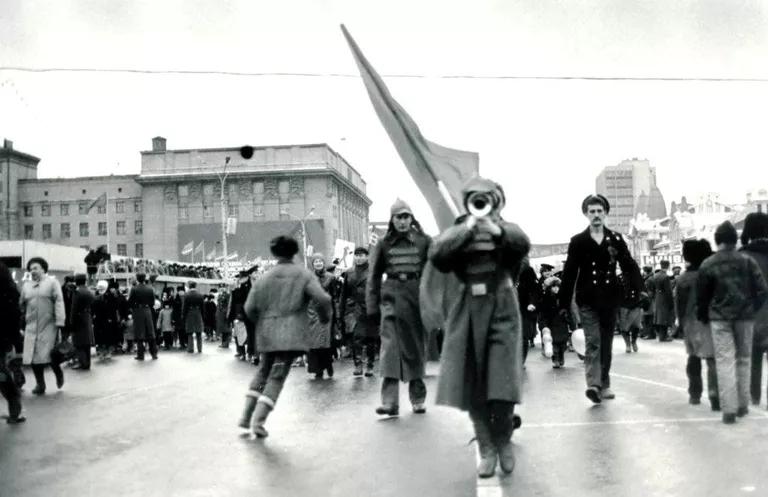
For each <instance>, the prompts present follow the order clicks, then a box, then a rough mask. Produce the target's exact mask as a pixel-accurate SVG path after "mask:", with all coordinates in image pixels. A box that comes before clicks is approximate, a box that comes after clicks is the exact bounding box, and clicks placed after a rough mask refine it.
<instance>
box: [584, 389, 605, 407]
mask: <svg viewBox="0 0 768 497" xmlns="http://www.w3.org/2000/svg"><path fill="white" fill-rule="evenodd" d="M584 395H586V396H587V398H588V399H589V400H591V401H592V402H594V403H595V404H599V403H600V402H602V401H603V400H602V399H601V398H600V390H599V389H598V388H597V387H589V388H587V391H586V392H584Z"/></svg>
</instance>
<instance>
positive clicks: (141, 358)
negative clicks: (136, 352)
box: [134, 356, 144, 361]
mask: <svg viewBox="0 0 768 497" xmlns="http://www.w3.org/2000/svg"><path fill="white" fill-rule="evenodd" d="M134 359H135V360H137V361H143V360H144V356H136V357H134Z"/></svg>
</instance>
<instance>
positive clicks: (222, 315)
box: [216, 290, 231, 335]
mask: <svg viewBox="0 0 768 497" xmlns="http://www.w3.org/2000/svg"><path fill="white" fill-rule="evenodd" d="M229 298H230V293H229V292H228V291H226V290H222V291H220V292H219V295H218V296H217V297H216V333H218V334H219V335H224V334H226V333H229V332H230V331H231V328H230V326H229V323H228V322H227V311H228V310H229Z"/></svg>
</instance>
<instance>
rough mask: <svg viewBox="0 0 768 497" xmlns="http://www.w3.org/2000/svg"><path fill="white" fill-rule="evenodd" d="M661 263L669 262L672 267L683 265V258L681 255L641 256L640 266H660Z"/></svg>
mask: <svg viewBox="0 0 768 497" xmlns="http://www.w3.org/2000/svg"><path fill="white" fill-rule="evenodd" d="M661 261H669V263H670V264H672V265H682V264H683V256H682V255H680V254H655V255H652V254H641V255H640V266H651V267H655V266H658V265H659V263H660V262H661Z"/></svg>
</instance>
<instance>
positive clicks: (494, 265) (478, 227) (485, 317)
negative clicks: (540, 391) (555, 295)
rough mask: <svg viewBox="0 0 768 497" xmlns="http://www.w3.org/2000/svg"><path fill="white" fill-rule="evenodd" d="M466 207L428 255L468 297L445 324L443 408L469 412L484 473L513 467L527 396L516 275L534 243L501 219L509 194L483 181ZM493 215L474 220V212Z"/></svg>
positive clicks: (472, 184) (467, 193) (471, 185)
mask: <svg viewBox="0 0 768 497" xmlns="http://www.w3.org/2000/svg"><path fill="white" fill-rule="evenodd" d="M462 194H463V198H464V209H465V210H466V211H468V212H470V214H465V215H463V216H460V217H459V218H458V219H457V220H456V223H455V224H454V226H452V227H450V228H448V229H447V230H445V231H444V232H443V233H441V234H440V235H438V236H437V238H436V239H435V240H434V242H433V244H432V247H431V248H430V250H429V257H430V260H431V261H432V263H433V264H434V266H435V268H436V269H437V270H438V271H441V272H444V273H447V272H453V273H454V274H455V275H456V277H457V278H458V279H459V280H460V281H461V282H462V283H464V292H463V295H461V297H460V298H459V300H458V301H457V302H456V303H455V304H454V305H452V306H451V308H450V310H449V312H448V315H447V317H446V320H445V340H444V342H443V352H442V357H441V361H440V375H439V379H438V386H437V403H438V404H440V405H447V406H451V407H455V408H458V409H460V410H462V411H468V412H469V418H470V420H471V421H472V425H473V427H474V430H475V436H476V439H477V443H478V448H479V453H480V463H479V465H478V468H477V472H478V476H480V477H481V478H486V477H490V476H492V475H493V474H494V473H495V471H496V463H497V460H498V462H499V465H500V466H501V469H502V471H504V472H505V473H510V472H512V470H513V469H514V465H515V457H514V451H513V448H512V443H511V438H512V432H513V430H514V429H516V428H517V427H519V426H520V424H521V420H520V417H519V416H518V415H516V414H514V409H515V405H516V404H519V403H520V401H521V396H522V376H523V355H522V350H521V349H522V347H523V343H522V342H523V340H524V339H525V337H524V336H523V332H522V317H521V315H520V307H519V303H518V302H517V290H516V288H515V280H516V279H517V278H518V276H519V274H520V272H521V270H522V267H523V265H524V264H525V258H526V257H527V254H528V250H529V249H530V242H529V240H528V237H527V236H526V235H525V233H524V232H523V231H522V230H521V229H520V228H519V227H518V226H517V225H515V224H512V223H508V222H506V221H504V220H503V219H502V218H501V214H500V213H501V210H502V209H503V207H504V203H505V197H504V191H503V189H502V188H501V186H500V185H498V184H496V183H495V182H493V181H490V180H487V179H484V178H479V177H476V178H473V179H471V180H469V181H468V182H467V183H466V185H465V186H464V188H463V190H462ZM479 205H482V206H484V207H485V209H486V210H487V209H488V207H487V206H490V207H491V208H490V212H488V214H486V215H484V216H475V215H473V214H471V212H473V211H474V212H478V210H481V208H480V207H478V206H479Z"/></svg>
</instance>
